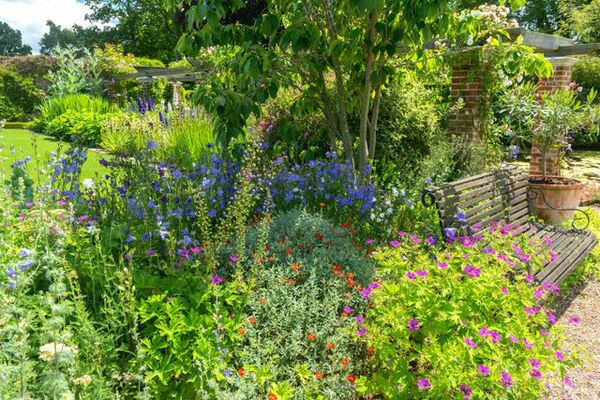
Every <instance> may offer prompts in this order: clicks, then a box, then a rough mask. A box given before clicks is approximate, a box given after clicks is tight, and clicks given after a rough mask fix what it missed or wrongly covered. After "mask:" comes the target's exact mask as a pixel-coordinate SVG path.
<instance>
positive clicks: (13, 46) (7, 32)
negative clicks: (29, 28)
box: [0, 21, 31, 56]
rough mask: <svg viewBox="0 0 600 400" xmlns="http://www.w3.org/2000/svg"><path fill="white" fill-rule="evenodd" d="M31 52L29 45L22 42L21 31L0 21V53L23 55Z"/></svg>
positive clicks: (3, 54)
mask: <svg viewBox="0 0 600 400" xmlns="http://www.w3.org/2000/svg"><path fill="white" fill-rule="evenodd" d="M28 54H31V46H29V45H26V44H23V39H22V37H21V31H20V30H18V29H13V28H11V27H10V26H9V25H8V24H7V23H6V22H1V21H0V55H2V56H24V55H28Z"/></svg>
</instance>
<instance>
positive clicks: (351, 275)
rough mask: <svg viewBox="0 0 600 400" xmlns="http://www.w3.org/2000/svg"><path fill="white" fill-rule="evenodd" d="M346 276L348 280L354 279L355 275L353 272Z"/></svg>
mask: <svg viewBox="0 0 600 400" xmlns="http://www.w3.org/2000/svg"><path fill="white" fill-rule="evenodd" d="M346 276H347V277H348V278H354V273H352V272H348V273H347V274H346Z"/></svg>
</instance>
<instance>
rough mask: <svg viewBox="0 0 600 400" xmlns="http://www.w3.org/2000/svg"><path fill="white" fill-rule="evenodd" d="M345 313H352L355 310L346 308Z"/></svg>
mask: <svg viewBox="0 0 600 400" xmlns="http://www.w3.org/2000/svg"><path fill="white" fill-rule="evenodd" d="M344 311H345V312H347V313H351V312H352V311H354V308H352V307H350V306H346V307H344Z"/></svg>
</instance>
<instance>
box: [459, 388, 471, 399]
mask: <svg viewBox="0 0 600 400" xmlns="http://www.w3.org/2000/svg"><path fill="white" fill-rule="evenodd" d="M459 389H460V391H461V392H463V394H464V395H465V399H470V398H471V392H472V391H473V390H472V389H471V388H470V387H468V386H467V385H461V386H460V387H459Z"/></svg>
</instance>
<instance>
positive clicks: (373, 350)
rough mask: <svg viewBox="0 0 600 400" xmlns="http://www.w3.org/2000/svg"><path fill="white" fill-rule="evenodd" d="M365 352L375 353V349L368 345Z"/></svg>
mask: <svg viewBox="0 0 600 400" xmlns="http://www.w3.org/2000/svg"><path fill="white" fill-rule="evenodd" d="M367 353H369V354H373V353H375V349H374V348H372V347H369V348H368V349H367Z"/></svg>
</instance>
